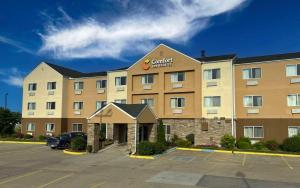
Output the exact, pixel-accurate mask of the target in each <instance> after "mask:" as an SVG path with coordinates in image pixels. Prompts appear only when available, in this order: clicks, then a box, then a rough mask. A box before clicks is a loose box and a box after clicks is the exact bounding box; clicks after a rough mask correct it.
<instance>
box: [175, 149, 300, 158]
mask: <svg viewBox="0 0 300 188" xmlns="http://www.w3.org/2000/svg"><path fill="white" fill-rule="evenodd" d="M176 149H177V150H182V151H202V152H216V153H229V154H232V151H228V150H213V149H197V148H176ZM234 154H245V155H261V156H277V157H299V158H300V155H296V154H284V153H263V152H251V151H234Z"/></svg>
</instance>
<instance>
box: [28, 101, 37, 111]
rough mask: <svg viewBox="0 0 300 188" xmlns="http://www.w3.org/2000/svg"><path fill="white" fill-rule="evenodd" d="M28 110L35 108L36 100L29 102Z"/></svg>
mask: <svg viewBox="0 0 300 188" xmlns="http://www.w3.org/2000/svg"><path fill="white" fill-rule="evenodd" d="M27 110H35V102H29V103H28V104H27Z"/></svg>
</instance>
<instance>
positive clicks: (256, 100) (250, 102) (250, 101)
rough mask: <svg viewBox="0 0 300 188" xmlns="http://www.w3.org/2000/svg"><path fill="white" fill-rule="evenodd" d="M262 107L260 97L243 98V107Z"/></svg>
mask: <svg viewBox="0 0 300 188" xmlns="http://www.w3.org/2000/svg"><path fill="white" fill-rule="evenodd" d="M257 106H262V96H244V107H257Z"/></svg>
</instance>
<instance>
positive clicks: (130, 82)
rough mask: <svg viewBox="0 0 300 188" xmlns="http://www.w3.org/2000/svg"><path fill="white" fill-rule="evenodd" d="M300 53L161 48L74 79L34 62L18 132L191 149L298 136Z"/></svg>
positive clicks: (65, 72)
mask: <svg viewBox="0 0 300 188" xmlns="http://www.w3.org/2000/svg"><path fill="white" fill-rule="evenodd" d="M299 58H300V53H287V54H276V55H268V56H257V57H249V58H238V57H237V56H236V55H234V54H228V55H220V56H205V54H202V56H201V57H198V58H193V57H189V56H187V55H185V54H183V53H181V52H179V51H176V50H174V49H172V48H170V47H168V46H166V45H164V44H160V45H158V46H157V47H156V48H154V49H153V50H151V51H150V52H149V53H148V54H146V55H145V56H143V57H142V58H141V59H139V60H138V61H137V62H135V63H134V64H132V65H131V66H130V67H126V68H121V69H117V70H108V71H105V72H94V73H82V72H78V71H75V70H71V69H68V68H65V67H61V66H58V65H54V64H50V63H46V62H42V63H41V64H39V65H38V66H37V67H36V68H35V69H34V70H33V71H32V72H31V73H30V74H28V75H27V77H26V78H25V79H24V85H23V109H22V132H23V133H24V134H26V133H27V134H32V135H34V136H39V135H59V134H61V133H64V132H71V131H84V132H88V127H89V126H91V125H95V124H100V125H101V126H100V127H101V129H102V130H103V131H105V135H106V137H107V138H111V139H114V140H115V141H116V142H119V143H122V142H126V143H128V145H131V146H132V148H134V147H135V145H136V144H137V143H138V142H139V141H142V140H154V139H155V133H156V130H155V129H156V124H157V121H158V120H159V119H161V120H162V121H163V123H164V125H165V128H166V139H171V138H172V137H173V136H174V135H177V136H179V137H181V138H185V136H186V135H188V134H194V135H195V145H212V144H219V142H220V138H221V137H222V136H223V135H224V134H232V135H234V136H236V137H237V138H239V137H241V136H246V137H250V138H251V140H253V141H254V142H255V141H258V140H270V139H275V140H277V141H279V142H281V141H282V140H283V139H284V138H286V137H289V136H293V135H295V134H298V133H300V87H299V85H300V60H299Z"/></svg>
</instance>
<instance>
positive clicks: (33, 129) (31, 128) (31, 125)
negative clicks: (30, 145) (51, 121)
mask: <svg viewBox="0 0 300 188" xmlns="http://www.w3.org/2000/svg"><path fill="white" fill-rule="evenodd" d="M27 131H35V124H33V123H28V124H27Z"/></svg>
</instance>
